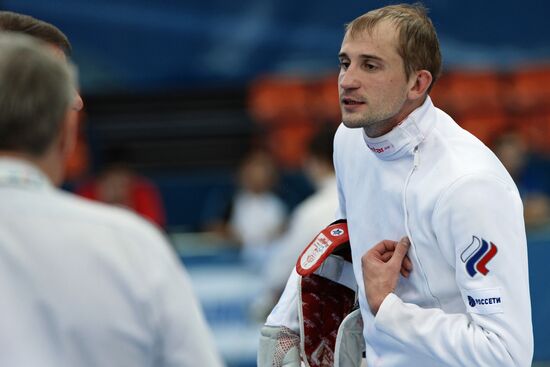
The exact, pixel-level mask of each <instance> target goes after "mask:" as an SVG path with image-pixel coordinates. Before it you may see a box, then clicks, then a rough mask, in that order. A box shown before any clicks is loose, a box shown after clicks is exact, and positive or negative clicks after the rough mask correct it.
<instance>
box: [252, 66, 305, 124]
mask: <svg viewBox="0 0 550 367" xmlns="http://www.w3.org/2000/svg"><path fill="white" fill-rule="evenodd" d="M248 107H249V110H250V113H251V115H252V117H253V118H254V119H255V120H257V121H258V122H260V123H273V122H275V123H276V122H277V121H278V120H280V119H286V118H288V117H290V116H297V117H303V116H305V115H307V114H308V113H309V109H310V108H311V107H309V105H308V93H307V87H306V85H305V83H304V82H303V81H302V80H300V79H291V78H283V77H276V76H273V77H267V78H261V79H258V80H256V81H254V82H253V83H252V85H251V86H250V89H249V93H248Z"/></svg>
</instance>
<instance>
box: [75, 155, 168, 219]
mask: <svg viewBox="0 0 550 367" xmlns="http://www.w3.org/2000/svg"><path fill="white" fill-rule="evenodd" d="M75 193H76V194H78V195H81V196H83V197H85V198H88V199H92V200H97V201H101V202H104V203H107V204H112V205H117V206H121V207H125V208H128V209H130V210H133V211H134V212H136V213H137V214H139V215H141V216H142V217H144V218H146V219H148V220H150V221H151V222H153V223H156V224H157V225H158V226H160V227H164V226H165V224H166V218H165V212H164V206H163V203H162V197H161V195H160V192H159V190H158V189H157V187H156V186H155V184H154V183H153V182H152V181H150V180H149V179H147V178H146V177H143V176H141V175H139V174H138V173H137V172H135V171H134V170H133V169H132V168H131V167H130V166H129V164H128V153H127V152H126V151H125V150H123V149H119V148H114V149H111V150H110V151H109V152H108V154H107V162H106V164H105V167H104V168H103V169H102V170H101V171H100V172H99V174H98V176H97V177H96V178H93V179H91V180H88V181H87V182H85V183H84V184H82V185H81V186H79V187H77V188H76V189H75Z"/></svg>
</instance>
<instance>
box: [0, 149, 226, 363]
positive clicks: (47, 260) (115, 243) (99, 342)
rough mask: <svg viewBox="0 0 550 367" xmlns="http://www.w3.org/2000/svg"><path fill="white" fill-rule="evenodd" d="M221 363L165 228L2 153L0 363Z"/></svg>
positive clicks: (0, 173) (0, 166) (0, 187)
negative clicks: (71, 190) (79, 193)
mask: <svg viewBox="0 0 550 367" xmlns="http://www.w3.org/2000/svg"><path fill="white" fill-rule="evenodd" d="M222 365H223V364H222V361H221V359H220V357H219V355H218V353H217V352H216V350H215V347H214V344H213V338H212V336H211V335H210V332H209V331H208V329H207V326H206V322H205V320H204V316H203V314H202V311H201V310H200V307H199V303H198V301H197V299H196V297H195V295H194V294H193V291H192V288H191V283H190V280H189V277H188V276H187V273H186V272H185V270H184V269H183V267H182V266H181V263H180V262H179V260H178V259H177V257H176V256H175V254H174V252H173V251H171V249H170V248H169V245H168V243H167V242H166V240H165V238H164V237H163V236H162V235H161V234H160V232H159V231H158V230H156V229H155V228H153V226H152V225H151V224H150V223H148V222H147V221H145V220H142V219H141V218H138V217H137V216H136V215H134V214H132V213H130V212H128V211H126V210H123V209H118V208H114V207H108V206H107V205H103V204H97V203H93V202H91V201H89V200H86V199H82V198H78V197H76V196H74V195H71V194H68V193H65V192H63V191H61V190H58V189H56V188H54V187H53V186H52V185H51V184H50V182H49V181H48V180H47V178H46V177H45V176H44V175H43V174H42V173H41V172H40V171H39V170H38V169H37V168H36V167H34V166H32V165H31V164H29V163H26V162H25V161H21V160H15V159H6V158H1V159H0V366H29V367H33V366H44V367H50V366H56V367H63V366H79V367H88V366H89V367H97V366H106V367H108V366H134V367H142V366H143V367H145V366H150V367H153V366H154V367H161V366H163V367H176V366H178V367H180V366H181V367H183V366H188V367H195V366H209V367H210V366H212V367H218V366H220V367H221V366H222Z"/></svg>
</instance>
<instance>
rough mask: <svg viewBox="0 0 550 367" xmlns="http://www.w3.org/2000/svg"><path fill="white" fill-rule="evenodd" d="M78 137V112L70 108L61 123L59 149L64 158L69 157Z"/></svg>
mask: <svg viewBox="0 0 550 367" xmlns="http://www.w3.org/2000/svg"><path fill="white" fill-rule="evenodd" d="M77 138H78V112H77V111H75V110H74V109H72V108H69V109H68V110H67V112H66V113H65V117H64V118H63V121H62V123H61V136H60V139H59V149H60V152H61V154H62V156H63V157H64V158H67V157H69V156H70V155H71V154H72V153H73V152H74V149H75V147H76V141H77Z"/></svg>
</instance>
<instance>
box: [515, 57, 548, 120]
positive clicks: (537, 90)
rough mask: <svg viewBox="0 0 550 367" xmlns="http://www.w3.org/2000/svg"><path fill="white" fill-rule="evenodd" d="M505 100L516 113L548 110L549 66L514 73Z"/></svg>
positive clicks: (524, 69) (523, 69)
mask: <svg viewBox="0 0 550 367" xmlns="http://www.w3.org/2000/svg"><path fill="white" fill-rule="evenodd" d="M507 99H508V103H509V104H510V105H511V106H512V107H513V108H514V110H517V111H523V112H526V111H530V110H533V109H548V108H550V65H547V66H540V67H531V68H521V69H519V70H517V71H516V72H514V73H513V74H512V76H511V86H510V88H509V93H508V98H507Z"/></svg>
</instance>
